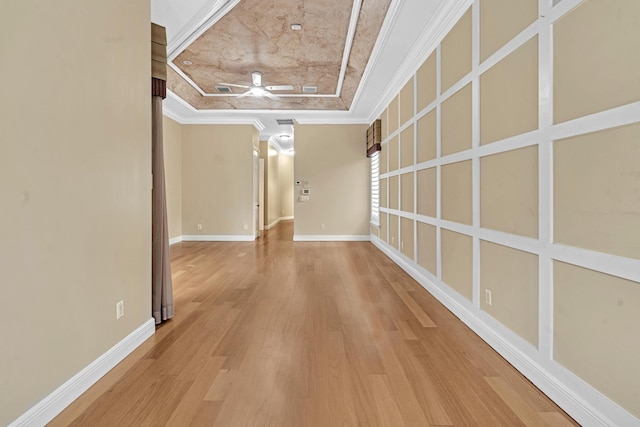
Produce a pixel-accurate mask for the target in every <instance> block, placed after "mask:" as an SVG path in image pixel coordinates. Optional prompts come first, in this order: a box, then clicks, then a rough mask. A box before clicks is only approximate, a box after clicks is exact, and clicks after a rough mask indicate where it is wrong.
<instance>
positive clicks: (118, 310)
mask: <svg viewBox="0 0 640 427" xmlns="http://www.w3.org/2000/svg"><path fill="white" fill-rule="evenodd" d="M122 316H124V301H118V302H117V303H116V320H118V319H119V318H121V317H122Z"/></svg>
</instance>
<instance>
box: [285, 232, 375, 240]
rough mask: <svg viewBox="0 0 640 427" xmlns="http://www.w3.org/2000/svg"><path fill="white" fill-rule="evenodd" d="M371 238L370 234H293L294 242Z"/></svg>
mask: <svg viewBox="0 0 640 427" xmlns="http://www.w3.org/2000/svg"><path fill="white" fill-rule="evenodd" d="M370 240H371V237H370V236H369V235H362V236H361V235H348V234H347V235H328V234H320V235H310V234H303V235H300V234H296V235H294V236H293V241H294V242H368V241H370Z"/></svg>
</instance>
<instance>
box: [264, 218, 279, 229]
mask: <svg viewBox="0 0 640 427" xmlns="http://www.w3.org/2000/svg"><path fill="white" fill-rule="evenodd" d="M278 223H280V218H278V219H276V220H275V221H273V222H272V223H271V224H269V225H266V226H265V227H264V229H265V230H271V229H272V228H273V227H275V226H276V225H278Z"/></svg>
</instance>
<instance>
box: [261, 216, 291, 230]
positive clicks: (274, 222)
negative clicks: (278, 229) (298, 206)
mask: <svg viewBox="0 0 640 427" xmlns="http://www.w3.org/2000/svg"><path fill="white" fill-rule="evenodd" d="M289 219H293V216H281V217H280V218H278V219H276V220H275V221H273V222H272V223H271V224H269V225H265V226H264V229H265V230H271V229H272V228H273V227H275V226H276V225H278V224H279V223H280V221H287V220H289Z"/></svg>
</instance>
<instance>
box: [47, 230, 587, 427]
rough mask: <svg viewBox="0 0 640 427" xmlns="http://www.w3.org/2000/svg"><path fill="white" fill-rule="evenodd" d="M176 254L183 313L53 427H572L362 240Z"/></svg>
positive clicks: (284, 233)
mask: <svg viewBox="0 0 640 427" xmlns="http://www.w3.org/2000/svg"><path fill="white" fill-rule="evenodd" d="M292 234H293V223H292V222H290V221H289V222H284V223H281V224H280V225H278V226H277V227H276V228H274V229H272V230H270V231H269V232H267V233H266V236H265V237H263V238H261V239H260V240H258V241H257V242H255V243H180V244H176V245H174V246H172V247H171V255H172V268H173V280H174V293H175V305H176V310H175V311H176V315H175V319H173V320H171V321H169V322H167V323H166V324H164V325H162V326H161V327H159V328H158V330H157V331H156V334H155V336H154V337H152V338H150V339H149V340H148V341H146V342H145V343H144V344H143V345H142V346H141V347H140V348H138V349H137V350H136V351H135V352H134V353H133V354H131V355H130V356H129V357H127V358H126V359H125V360H124V361H123V362H122V363H121V364H120V365H118V366H117V367H116V368H114V369H113V370H112V371H111V372H110V373H109V374H107V375H106V376H105V377H104V378H103V379H101V380H100V381H99V382H98V383H97V384H96V385H94V386H93V387H92V388H91V389H89V390H88V391H87V392H86V393H85V394H84V395H83V396H81V397H80V398H79V399H78V400H77V401H76V402H74V403H73V404H72V405H71V406H69V407H68V408H67V409H66V410H65V411H64V412H63V413H62V414H60V415H59V416H58V417H57V418H56V419H54V420H53V421H52V422H51V424H50V425H51V426H66V425H73V426H143V425H148V426H164V425H166V426H209V425H216V426H234V427H235V426H356V425H361V426H378V425H380V426H404V425H406V426H483V427H484V426H509V427H513V426H522V425H525V426H551V427H555V426H570V425H577V424H576V423H575V422H574V421H573V420H572V419H571V418H569V417H568V416H567V415H566V414H565V413H564V412H562V410H560V409H559V408H558V407H557V406H556V405H555V404H554V403H553V402H551V401H550V400H549V399H548V398H547V397H546V396H545V395H543V394H542V393H541V392H540V391H539V390H538V389H536V388H535V387H534V386H533V385H532V384H531V383H529V382H528V381H527V380H526V379H525V378H524V377H523V376H522V375H520V374H519V373H518V372H517V371H516V370H515V369H514V368H513V367H511V366H510V365H509V364H508V363H507V362H506V361H504V359H502V358H501V357H500V356H499V355H498V354H497V353H495V352H494V351H493V350H492V349H491V348H490V347H489V346H487V345H486V344H485V343H484V342H483V341H482V340H480V338H478V337H477V336H476V335H474V334H473V333H472V332H471V331H470V330H469V329H468V328H467V327H466V326H465V325H463V324H462V323H461V322H460V321H459V320H458V319H457V318H456V317H455V316H454V315H452V314H451V313H450V312H449V311H448V310H446V309H445V308H444V307H443V306H442V305H441V304H440V303H439V302H437V301H436V300H435V299H434V298H433V297H432V296H431V295H430V294H429V293H428V292H426V291H425V290H424V289H423V288H422V287H421V286H420V285H419V284H417V283H416V282H415V281H414V280H413V279H411V278H410V277H409V276H408V275H407V274H406V273H405V272H404V271H402V270H401V269H400V268H399V267H397V266H396V265H395V264H394V263H393V262H392V261H391V260H390V259H388V258H387V257H386V256H385V255H384V254H382V253H381V252H380V251H378V250H377V249H376V248H375V247H374V246H373V245H372V244H370V243H368V242H340V243H302V242H296V243H294V242H292Z"/></svg>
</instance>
